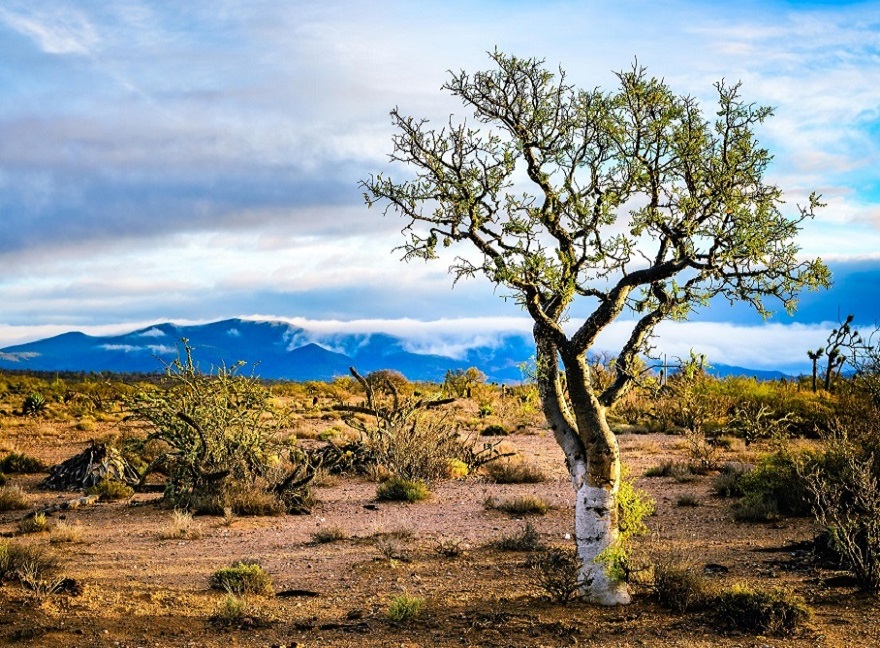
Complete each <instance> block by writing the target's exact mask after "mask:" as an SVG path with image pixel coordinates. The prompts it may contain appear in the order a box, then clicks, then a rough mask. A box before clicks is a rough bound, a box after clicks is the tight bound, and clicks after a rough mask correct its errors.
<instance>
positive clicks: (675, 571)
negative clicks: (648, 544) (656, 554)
mask: <svg viewBox="0 0 880 648" xmlns="http://www.w3.org/2000/svg"><path fill="white" fill-rule="evenodd" d="M653 572H654V578H653V583H652V589H653V592H654V597H655V598H656V599H657V602H658V603H660V605H662V606H663V607H665V608H669V609H670V610H674V611H676V612H682V613H684V612H687V611H688V610H696V609H704V608H705V607H706V606H707V605H708V604H709V601H710V600H711V598H712V594H713V587H712V585H711V583H709V581H708V580H707V579H706V577H705V576H703V574H702V573H701V572H700V571H698V570H697V568H696V567H694V566H693V565H689V564H686V563H682V562H679V561H674V560H670V561H658V562H656V563H654V569H653Z"/></svg>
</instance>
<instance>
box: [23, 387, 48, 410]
mask: <svg viewBox="0 0 880 648" xmlns="http://www.w3.org/2000/svg"><path fill="white" fill-rule="evenodd" d="M46 406H47V403H46V397H45V396H43V395H42V394H40V393H39V392H31V393H30V394H28V395H27V396H26V397H25V399H24V402H23V403H22V404H21V413H22V414H23V415H25V416H37V415H38V414H42V413H43V412H44V411H46Z"/></svg>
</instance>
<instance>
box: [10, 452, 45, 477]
mask: <svg viewBox="0 0 880 648" xmlns="http://www.w3.org/2000/svg"><path fill="white" fill-rule="evenodd" d="M45 470H46V464H45V463H43V461H42V460H40V459H37V458H36V457H32V456H30V455H27V454H25V453H23V452H12V453H10V454H8V455H6V457H4V458H3V461H0V472H4V473H6V474H7V475H15V474H30V473H38V472H44V471H45Z"/></svg>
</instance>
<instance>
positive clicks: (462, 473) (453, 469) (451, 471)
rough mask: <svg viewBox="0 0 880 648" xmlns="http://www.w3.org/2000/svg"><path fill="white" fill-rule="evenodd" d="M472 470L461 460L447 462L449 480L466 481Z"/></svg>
mask: <svg viewBox="0 0 880 648" xmlns="http://www.w3.org/2000/svg"><path fill="white" fill-rule="evenodd" d="M470 472H471V471H470V468H468V465H467V464H466V463H465V462H464V461H462V460H461V459H448V460H447V461H446V475H445V476H446V477H448V478H449V479H464V478H465V477H467V476H468V475H469V474H470Z"/></svg>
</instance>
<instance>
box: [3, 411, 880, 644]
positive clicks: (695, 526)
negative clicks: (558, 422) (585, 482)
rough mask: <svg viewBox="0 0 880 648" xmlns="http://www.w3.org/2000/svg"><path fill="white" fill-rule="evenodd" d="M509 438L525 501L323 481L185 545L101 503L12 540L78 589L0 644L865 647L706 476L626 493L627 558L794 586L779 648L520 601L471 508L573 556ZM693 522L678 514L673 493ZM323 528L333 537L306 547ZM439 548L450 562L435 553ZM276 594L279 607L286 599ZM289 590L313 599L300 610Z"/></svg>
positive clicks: (647, 445)
mask: <svg viewBox="0 0 880 648" xmlns="http://www.w3.org/2000/svg"><path fill="white" fill-rule="evenodd" d="M38 425H39V427H38V428H33V429H28V428H27V427H26V426H25V427H18V428H15V429H12V430H5V431H4V432H5V434H6V437H5V438H6V441H7V443H10V444H12V445H14V446H15V447H18V448H26V449H27V451H28V452H30V453H31V454H35V455H37V456H39V457H41V458H43V459H45V460H47V461H50V462H56V461H60V460H61V459H64V458H66V457H69V456H72V455H73V454H75V453H76V452H78V451H79V450H81V449H82V448H83V447H84V445H85V443H86V441H87V439H86V438H85V437H87V436H88V435H84V434H82V433H80V434H74V433H73V432H71V431H69V430H66V429H62V428H61V427H60V426H53V424H50V423H40V424H38ZM529 432H530V433H529V434H516V435H513V436H511V437H509V439H510V442H511V443H512V444H513V445H514V446H515V447H516V449H517V450H518V451H519V452H520V453H521V454H522V455H523V456H525V457H526V458H528V459H530V460H533V461H537V462H538V463H540V464H541V465H542V466H543V467H544V468H545V470H546V472H547V473H548V474H549V475H550V479H549V480H548V481H546V482H544V483H541V484H537V485H530V484H515V485H498V484H492V483H488V482H487V481H485V480H482V479H479V478H473V477H472V478H468V479H466V480H462V481H446V482H442V483H439V484H437V485H436V486H435V487H434V488H433V489H432V496H431V497H430V498H429V499H428V500H426V501H424V502H419V503H415V504H396V503H378V502H376V501H375V489H376V484H375V483H374V482H370V481H368V480H366V479H361V478H356V479H349V478H344V479H343V478H339V479H335V480H332V481H331V482H330V483H329V484H327V485H322V486H320V487H318V488H317V489H316V495H317V497H318V499H319V501H320V504H319V505H318V506H317V508H316V509H315V510H314V511H313V512H312V513H311V514H310V515H303V516H285V517H261V518H237V519H235V520H233V521H232V522H231V523H229V524H227V523H224V521H223V520H222V519H220V518H218V517H211V516H203V517H197V518H195V521H196V523H197V524H198V525H199V528H200V532H201V535H200V537H199V538H196V539H190V540H180V539H176V540H163V539H161V537H160V536H161V535H162V533H163V531H164V530H167V528H168V527H169V525H170V523H171V517H172V515H173V512H172V511H169V510H168V509H166V508H163V507H161V506H160V505H159V504H158V500H157V499H156V498H157V496H156V495H149V494H139V495H137V496H136V497H135V498H134V499H133V500H132V501H131V502H114V503H106V504H104V503H101V504H97V505H94V506H89V507H85V508H82V509H79V510H76V511H71V512H68V513H66V514H55V515H54V516H52V521H53V522H55V521H58V520H59V519H61V518H62V517H63V518H65V519H66V521H67V522H78V523H80V524H81V525H82V528H83V533H82V538H81V540H80V541H79V542H77V543H50V539H51V537H52V535H51V534H50V533H41V534H29V535H26V536H19V537H16V538H14V540H13V541H14V542H20V543H33V544H37V545H41V546H45V547H46V548H47V550H48V551H50V552H52V553H54V554H55V555H57V556H58V557H59V558H60V560H61V563H62V566H63V573H64V575H65V576H68V577H70V578H74V579H76V581H78V582H79V583H81V584H82V586H83V592H82V593H81V594H80V595H78V596H72V595H68V594H56V595H50V596H43V597H38V596H35V595H34V594H33V593H31V592H28V591H25V590H23V589H22V588H21V587H20V586H18V585H14V584H6V585H4V586H2V587H0V642H8V643H10V644H13V645H23V646H77V647H79V646H230V645H231V646H287V647H290V646H335V647H340V648H342V647H346V648H348V647H351V648H354V647H362V646H388V647H391V646H393V647H395V648H397V647H414V646H424V647H428V646H450V647H451V646H459V647H460V646H490V647H499V648H501V647H508V646H509V647H512V648H513V647H516V648H520V647H539V646H548V647H549V646H574V645H581V644H584V645H591V646H618V647H622V646H741V647H745V646H755V647H757V646H804V647H806V646H850V645H862V646H865V647H867V646H873V645H880V628H878V624H876V622H875V620H876V618H877V611H878V605H877V601H876V600H875V599H873V598H870V597H867V596H864V595H861V594H858V593H856V592H855V591H854V590H853V589H852V588H851V587H845V586H844V587H831V586H828V585H827V584H825V580H826V579H827V578H828V577H830V576H834V574H831V573H828V572H820V571H817V570H816V569H815V568H811V567H804V566H802V565H799V564H796V563H794V562H792V560H791V552H789V551H784V550H783V551H780V550H781V549H783V548H784V547H786V546H787V545H788V544H790V543H793V542H798V541H803V540H808V539H810V538H811V537H812V535H813V534H814V532H815V529H814V527H813V525H812V523H811V522H810V521H809V520H807V519H795V520H785V521H783V522H780V523H774V524H745V523H737V522H734V521H733V519H732V517H731V512H730V501H729V500H723V499H720V498H717V497H714V496H713V495H712V494H711V480H712V478H711V477H710V476H707V477H698V478H696V479H695V480H694V481H692V482H688V483H679V482H676V481H675V480H673V479H671V478H644V477H641V478H639V479H638V485H639V486H640V487H641V488H644V489H646V490H647V491H648V492H649V493H650V494H651V495H652V496H653V497H654V498H655V499H656V501H657V513H656V515H655V516H653V517H652V518H650V520H649V525H650V527H651V530H652V533H651V535H649V536H645V537H642V538H639V539H638V540H637V541H636V543H635V544H636V550H637V551H640V552H642V553H648V554H651V555H653V556H673V557H678V558H681V559H686V560H688V561H690V562H691V563H693V564H696V565H698V566H702V565H705V564H710V563H714V564H718V565H723V566H724V567H725V568H726V570H727V571H726V573H723V574H719V575H716V576H713V577H712V578H715V579H717V580H718V581H719V582H720V583H723V584H732V583H735V582H748V583H750V584H752V585H754V586H756V587H778V586H785V587H789V588H792V589H793V590H794V591H796V592H797V593H799V594H801V595H802V596H804V597H805V598H806V599H807V601H808V603H809V604H810V606H811V607H812V609H813V616H812V619H811V620H810V622H809V623H808V625H807V627H806V629H804V630H802V631H800V632H798V633H797V634H796V635H795V636H793V637H787V638H772V637H754V636H748V635H739V636H728V635H723V634H719V633H718V632H717V631H716V628H715V627H713V624H712V622H711V621H710V620H709V617H708V616H707V615H705V614H702V613H689V614H684V615H681V614H676V613H673V612H670V611H668V610H665V609H663V608H662V607H660V606H659V605H658V604H657V603H656V602H655V601H654V600H653V599H652V597H651V596H650V593H649V592H647V591H645V590H638V589H637V590H636V591H635V598H634V603H633V604H632V605H630V606H627V607H624V608H612V609H604V608H597V607H593V606H590V605H586V604H583V603H571V604H569V605H567V606H561V605H556V604H552V603H550V602H549V601H548V600H546V599H545V598H544V597H543V596H542V594H541V592H540V591H539V589H538V588H537V587H536V585H535V578H534V573H533V571H532V570H531V569H530V568H529V564H528V554H523V553H517V552H503V551H498V550H496V549H494V548H492V547H491V546H490V544H489V543H491V542H492V541H494V540H497V539H499V538H500V537H501V536H503V535H510V534H513V533H516V532H518V531H519V530H521V529H522V528H523V526H524V524H525V522H526V520H523V519H517V518H514V517H510V516H509V515H506V514H504V513H501V512H498V511H493V510H487V509H486V508H485V507H484V500H485V499H486V497H487V496H493V497H495V498H497V499H505V498H508V497H513V496H516V495H525V494H528V495H536V496H539V497H542V498H544V499H545V500H546V501H547V502H549V503H550V504H551V505H552V508H551V510H550V511H549V513H547V514H546V515H543V516H534V517H530V519H529V521H530V522H531V523H532V524H534V526H535V527H536V528H537V530H538V531H539V533H540V535H541V538H542V540H543V541H544V542H545V543H546V544H548V545H554V546H571V540H570V539H569V537H570V536H568V534H569V533H570V531H571V527H572V520H573V493H572V490H571V487H570V484H569V482H568V480H567V478H566V474H565V469H564V466H563V463H562V455H561V452H560V451H559V449H558V448H557V447H556V445H555V443H554V441H553V438H552V436H551V435H549V434H548V433H547V432H546V431H543V430H530V431H529ZM621 447H622V452H623V456H624V459H625V461H626V463H627V464H628V465H629V466H630V468H631V470H632V474H633V475H636V476H638V475H643V474H644V472H645V470H646V469H647V468H649V467H650V466H653V465H656V464H658V463H660V462H661V461H662V460H664V459H672V458H675V459H684V458H685V449H684V447H683V445H682V443H681V440H680V439H679V438H678V437H673V436H662V435H639V436H635V435H624V436H622V437H621ZM42 477H43V476H42V475H33V476H22V477H15V478H13V481H14V482H16V483H19V484H21V485H22V486H23V487H24V488H25V489H26V490H28V491H29V492H32V493H33V494H34V495H33V496H34V500H35V504H37V505H48V504H51V503H53V502H56V501H61V500H63V499H67V498H70V497H71V494H68V493H64V494H60V493H56V492H51V491H41V490H39V489H38V487H37V486H38V483H39V481H40V480H41V479H42ZM685 494H690V495H693V496H694V497H695V498H696V500H697V502H698V504H699V505H698V506H688V507H684V506H679V505H678V504H677V503H678V500H679V498H680V497H681V496H682V495H685ZM21 517H22V512H9V513H3V514H0V532H3V533H5V534H7V535H11V534H13V533H14V532H15V530H16V523H17V520H18V519H19V518H21ZM328 528H338V529H341V530H342V531H343V532H344V534H345V536H346V537H345V538H344V539H342V540H339V541H336V542H332V543H326V544H315V543H314V542H313V541H312V536H313V534H314V533H316V532H317V531H320V530H322V529H328ZM450 544H454V545H457V546H459V547H461V548H462V549H464V551H463V553H462V555H460V556H456V557H447V556H444V555H441V554H440V553H438V551H437V549H438V546H440V545H447V546H448V545H450ZM245 558H250V559H255V560H258V561H259V562H260V563H261V564H262V565H263V567H265V569H266V570H267V571H268V573H269V574H270V575H271V576H272V579H273V583H274V587H275V591H276V592H277V593H278V595H276V596H274V597H251V598H250V599H249V600H248V605H249V606H250V610H251V612H252V614H251V617H250V618H252V619H253V620H254V623H252V624H246V625H245V627H238V628H223V627H220V626H218V625H217V624H216V623H214V622H212V620H211V617H212V616H213V615H214V614H215V613H216V612H217V611H218V609H219V608H220V606H221V605H222V603H223V600H224V598H225V595H224V594H223V593H221V592H217V591H214V590H211V589H210V586H209V579H210V576H211V574H212V573H213V572H214V571H215V570H216V569H218V568H219V567H222V566H225V565H228V564H230V563H231V562H233V561H235V560H240V559H245ZM291 590H299V592H296V591H294V592H293V595H283V594H291ZM303 591H307V592H312V593H314V594H316V595H314V596H307V595H304V592H303ZM402 593H407V594H408V595H411V596H418V597H422V598H424V600H425V607H424V610H423V613H422V614H421V615H420V616H419V617H418V618H416V619H414V620H411V621H408V622H406V623H393V622H391V621H389V620H388V618H387V616H386V612H387V609H388V606H389V604H390V602H391V600H392V598H393V597H394V596H396V595H399V594H402Z"/></svg>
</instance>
